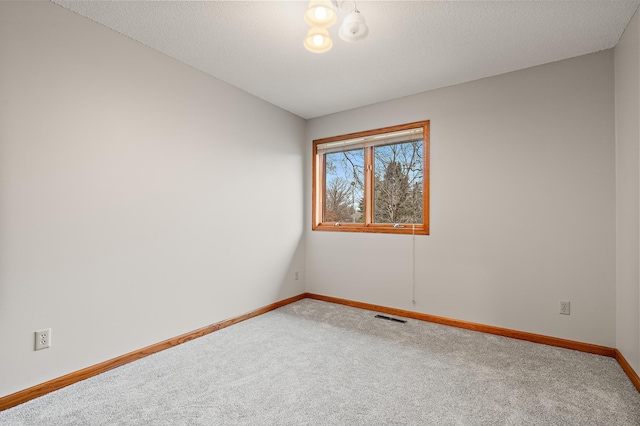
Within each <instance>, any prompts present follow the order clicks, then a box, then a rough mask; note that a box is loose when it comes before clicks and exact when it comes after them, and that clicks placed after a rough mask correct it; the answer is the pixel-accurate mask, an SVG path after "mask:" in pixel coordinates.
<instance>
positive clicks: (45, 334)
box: [35, 328, 51, 351]
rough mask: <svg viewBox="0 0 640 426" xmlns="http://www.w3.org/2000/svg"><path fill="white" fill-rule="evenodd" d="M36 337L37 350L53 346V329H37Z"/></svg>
mask: <svg viewBox="0 0 640 426" xmlns="http://www.w3.org/2000/svg"><path fill="white" fill-rule="evenodd" d="M35 338H36V346H35V350H36V351H39V350H40V349H46V348H48V347H50V346H51V329H50V328H47V329H44V330H40V331H36V332H35Z"/></svg>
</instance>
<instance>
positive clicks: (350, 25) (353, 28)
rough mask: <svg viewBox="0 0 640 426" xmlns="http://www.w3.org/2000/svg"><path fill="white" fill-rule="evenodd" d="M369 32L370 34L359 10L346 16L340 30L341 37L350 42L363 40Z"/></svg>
mask: <svg viewBox="0 0 640 426" xmlns="http://www.w3.org/2000/svg"><path fill="white" fill-rule="evenodd" d="M367 34H369V28H368V27H367V24H366V23H365V21H364V17H363V16H362V15H361V14H360V12H359V11H358V10H354V11H353V12H351V13H349V14H348V15H347V16H345V18H344V21H343V22H342V26H340V30H339V31H338V35H339V36H340V38H341V39H342V40H344V41H348V42H354V41H358V40H362V39H363V38H365V37H366V36H367Z"/></svg>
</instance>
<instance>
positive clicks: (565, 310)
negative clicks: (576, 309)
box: [560, 300, 571, 315]
mask: <svg viewBox="0 0 640 426" xmlns="http://www.w3.org/2000/svg"><path fill="white" fill-rule="evenodd" d="M560 313H561V314H562V315H571V302H569V301H567V300H561V301H560Z"/></svg>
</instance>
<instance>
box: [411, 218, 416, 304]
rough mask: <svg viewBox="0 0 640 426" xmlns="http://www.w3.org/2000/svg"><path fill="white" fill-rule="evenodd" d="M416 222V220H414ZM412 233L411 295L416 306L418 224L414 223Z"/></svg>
mask: <svg viewBox="0 0 640 426" xmlns="http://www.w3.org/2000/svg"><path fill="white" fill-rule="evenodd" d="M414 222H415V221H414ZM411 233H412V237H411V238H412V248H411V249H412V255H413V259H412V261H411V266H412V269H413V270H412V276H411V284H412V286H413V288H412V291H413V293H412V297H411V301H412V302H413V306H416V224H415V223H414V224H413V225H412V226H411Z"/></svg>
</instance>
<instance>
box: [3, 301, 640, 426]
mask: <svg viewBox="0 0 640 426" xmlns="http://www.w3.org/2000/svg"><path fill="white" fill-rule="evenodd" d="M374 316H375V313H373V312H371V311H366V310H361V309H356V308H350V307H346V306H341V305H335V304H331V303H325V302H320V301H316V300H310V299H305V300H301V301H299V302H296V303H293V304H291V305H287V306H285V307H282V308H280V309H277V310H275V311H271V312H269V313H267V314H264V315H261V316H259V317H256V318H253V319H250V320H247V321H244V322H242V323H239V324H236V325H234V326H231V327H228V328H225V329H223V330H220V331H217V332H215V333H212V334H209V335H207V336H204V337H202V338H199V339H196V340H193V341H190V342H187V343H185V344H183V345H180V346H177V347H175V348H172V349H169V350H166V351H163V352H159V353H157V354H154V355H151V356H149V357H146V358H143V359H141V360H139V361H136V362H134V363H131V364H127V365H125V366H123V367H120V368H117V369H115V370H111V371H109V372H107V373H104V374H101V375H99V376H96V377H93V378H90V379H87V380H85V381H83V382H79V383H76V384H74V385H71V386H69V387H66V388H64V389H61V390H59V391H57V392H53V393H50V394H48V395H45V396H43V397H41V398H38V399H35V400H32V401H30V402H27V403H25V404H22V405H20V406H17V407H15V408H12V409H9V410H6V411H3V412H0V424H2V425H172V426H176V425H640V394H639V393H638V392H637V391H636V389H635V388H634V387H633V385H632V384H631V382H630V381H629V379H628V378H627V377H626V375H625V374H624V372H623V371H622V369H621V368H620V366H619V365H618V364H617V362H616V361H615V360H614V359H612V358H607V357H602V356H598V355H591V354H584V353H581V352H576V351H571V350H566V349H560V348H554V347H550V346H544V345H538V344H534V343H529V342H524V341H519V340H512V339H508V338H504V337H500V336H493V335H488V334H482V333H476V332H473V331H469V330H462V329H457V328H451V327H446V326H442V325H438V324H431V323H426V322H422V321H417V320H411V319H409V320H408V321H407V323H406V324H401V323H396V322H392V321H387V320H383V319H376V318H374Z"/></svg>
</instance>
